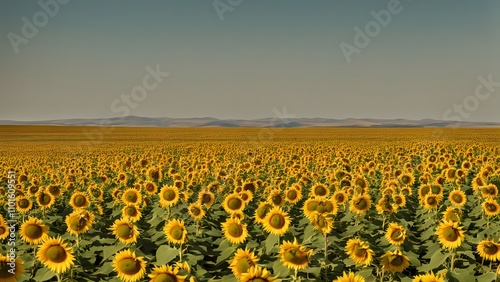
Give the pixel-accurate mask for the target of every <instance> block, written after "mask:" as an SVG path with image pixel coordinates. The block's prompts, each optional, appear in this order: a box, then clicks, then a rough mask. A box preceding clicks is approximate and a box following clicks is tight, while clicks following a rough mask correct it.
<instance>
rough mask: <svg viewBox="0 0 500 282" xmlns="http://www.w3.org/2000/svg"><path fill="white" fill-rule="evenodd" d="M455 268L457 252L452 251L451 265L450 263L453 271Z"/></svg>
mask: <svg viewBox="0 0 500 282" xmlns="http://www.w3.org/2000/svg"><path fill="white" fill-rule="evenodd" d="M454 268H455V252H452V253H451V265H450V269H451V271H453V270H454Z"/></svg>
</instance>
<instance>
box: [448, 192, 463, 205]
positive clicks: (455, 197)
mask: <svg viewBox="0 0 500 282" xmlns="http://www.w3.org/2000/svg"><path fill="white" fill-rule="evenodd" d="M451 198H452V199H453V202H455V203H461V202H462V201H463V198H462V195H460V194H458V193H455V194H453V196H452V197H451Z"/></svg>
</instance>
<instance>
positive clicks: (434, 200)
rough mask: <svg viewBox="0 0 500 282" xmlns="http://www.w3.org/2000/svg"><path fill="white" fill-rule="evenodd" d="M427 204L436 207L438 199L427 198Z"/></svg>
mask: <svg viewBox="0 0 500 282" xmlns="http://www.w3.org/2000/svg"><path fill="white" fill-rule="evenodd" d="M427 204H428V205H429V206H435V205H437V200H436V197H428V198H427Z"/></svg>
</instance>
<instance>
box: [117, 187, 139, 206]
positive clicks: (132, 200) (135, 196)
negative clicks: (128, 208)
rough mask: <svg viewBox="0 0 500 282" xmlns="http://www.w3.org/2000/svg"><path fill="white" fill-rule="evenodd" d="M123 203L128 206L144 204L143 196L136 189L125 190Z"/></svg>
mask: <svg viewBox="0 0 500 282" xmlns="http://www.w3.org/2000/svg"><path fill="white" fill-rule="evenodd" d="M122 201H123V203H125V204H126V205H128V204H136V205H137V204H140V203H141V202H142V195H141V193H140V192H139V191H137V190H136V189H135V188H129V189H127V190H125V191H124V192H123V194H122Z"/></svg>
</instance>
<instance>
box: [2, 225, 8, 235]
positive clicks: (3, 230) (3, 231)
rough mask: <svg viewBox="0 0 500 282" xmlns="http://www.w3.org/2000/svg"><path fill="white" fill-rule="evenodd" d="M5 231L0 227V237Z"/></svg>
mask: <svg viewBox="0 0 500 282" xmlns="http://www.w3.org/2000/svg"><path fill="white" fill-rule="evenodd" d="M6 231H7V229H5V227H3V226H0V235H2V234H4V233H5V232H6Z"/></svg>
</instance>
